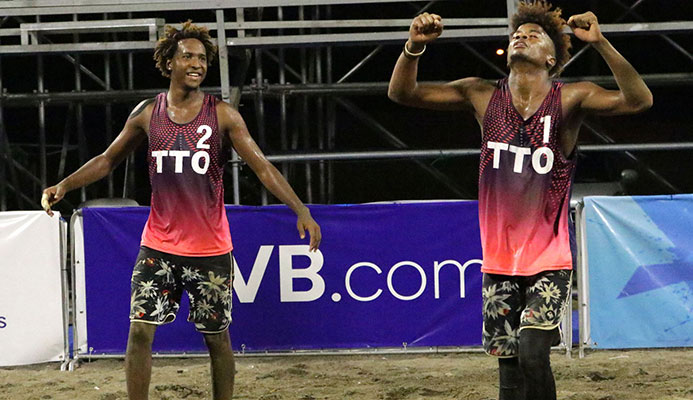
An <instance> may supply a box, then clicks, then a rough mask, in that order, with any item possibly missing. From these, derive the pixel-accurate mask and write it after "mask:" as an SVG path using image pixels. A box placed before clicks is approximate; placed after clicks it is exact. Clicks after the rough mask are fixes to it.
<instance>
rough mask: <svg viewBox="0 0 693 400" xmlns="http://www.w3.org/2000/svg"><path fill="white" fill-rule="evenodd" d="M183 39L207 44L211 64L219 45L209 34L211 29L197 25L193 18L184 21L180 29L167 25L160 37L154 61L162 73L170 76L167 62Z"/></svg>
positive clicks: (208, 63) (206, 49)
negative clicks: (216, 44)
mask: <svg viewBox="0 0 693 400" xmlns="http://www.w3.org/2000/svg"><path fill="white" fill-rule="evenodd" d="M183 39H197V40H199V41H200V42H202V44H203V45H204V46H205V51H206V52H207V65H211V64H212V61H214V58H215V56H216V55H217V46H215V45H214V43H212V37H211V36H209V29H207V28H205V27H203V26H197V25H195V24H193V23H192V21H191V20H187V21H185V22H183V26H182V27H181V29H180V30H178V29H176V28H174V27H172V26H171V25H166V27H165V28H164V36H163V37H161V38H160V39H159V41H158V42H157V43H156V47H155V48H154V61H156V66H157V68H159V70H160V71H161V75H163V76H165V77H167V78H169V77H170V76H171V73H170V72H169V70H168V68H166V62H167V61H168V60H170V59H172V58H173V55H174V54H176V50H177V49H178V42H179V41H181V40H183Z"/></svg>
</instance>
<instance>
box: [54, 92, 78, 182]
mask: <svg viewBox="0 0 693 400" xmlns="http://www.w3.org/2000/svg"><path fill="white" fill-rule="evenodd" d="M74 112H75V107H74V105H73V103H70V104H69V106H68V107H67V112H66V113H65V129H64V130H63V145H62V147H61V148H60V163H59V164H58V176H57V179H58V180H61V179H63V178H64V177H65V164H66V163H67V151H68V147H69V146H70V133H71V132H72V124H71V121H72V115H73V113H74Z"/></svg>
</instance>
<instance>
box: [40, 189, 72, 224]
mask: <svg viewBox="0 0 693 400" xmlns="http://www.w3.org/2000/svg"><path fill="white" fill-rule="evenodd" d="M66 192H67V191H66V190H65V188H64V187H63V186H62V185H61V184H57V185H55V186H51V187H49V188H46V189H44V190H43V196H42V197H41V207H43V209H44V210H46V213H48V215H50V216H51V217H52V216H53V211H52V210H51V207H52V206H53V204H55V203H57V202H59V201H60V200H62V199H63V197H65V193H66Z"/></svg>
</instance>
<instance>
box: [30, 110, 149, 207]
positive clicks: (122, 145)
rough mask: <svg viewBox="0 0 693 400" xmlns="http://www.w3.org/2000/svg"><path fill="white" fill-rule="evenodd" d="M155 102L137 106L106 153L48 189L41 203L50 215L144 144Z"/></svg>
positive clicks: (44, 192)
mask: <svg viewBox="0 0 693 400" xmlns="http://www.w3.org/2000/svg"><path fill="white" fill-rule="evenodd" d="M152 100H153V99H148V100H144V101H142V102H141V103H140V104H138V105H137V107H135V109H134V110H133V111H132V113H131V114H130V117H128V120H127V122H126V123H125V126H124V127H123V130H122V131H121V132H120V134H118V136H117V137H116V138H115V140H114V141H113V143H111V144H110V145H109V146H108V148H107V149H106V151H104V152H103V153H102V154H99V155H98V156H96V157H94V158H92V159H91V160H89V161H87V162H86V163H85V164H84V165H83V166H81V167H80V168H79V169H78V170H77V171H75V172H74V173H72V174H71V175H69V176H68V177H67V178H65V179H63V180H62V181H61V182H60V183H58V184H57V185H55V186H51V187H48V188H46V189H45V190H44V191H43V198H42V200H41V203H42V205H43V207H44V209H45V210H46V212H48V214H49V215H52V212H51V209H50V208H51V206H53V205H54V204H55V203H57V202H59V201H60V200H62V198H63V197H65V194H66V193H67V192H69V191H71V190H74V189H78V188H81V187H83V186H87V185H89V184H90V183H93V182H96V181H98V180H99V179H101V178H103V177H105V176H106V175H108V174H109V173H110V172H111V171H113V169H115V167H117V166H118V164H120V162H121V161H123V159H125V157H127V156H128V155H129V154H130V153H132V152H133V151H134V150H135V149H136V148H137V146H139V144H140V143H142V141H143V140H144V139H145V138H146V137H147V132H146V130H145V126H146V121H148V120H149V118H148V113H147V112H146V111H148V112H149V113H151V107H148V106H149V105H150V104H151V102H152Z"/></svg>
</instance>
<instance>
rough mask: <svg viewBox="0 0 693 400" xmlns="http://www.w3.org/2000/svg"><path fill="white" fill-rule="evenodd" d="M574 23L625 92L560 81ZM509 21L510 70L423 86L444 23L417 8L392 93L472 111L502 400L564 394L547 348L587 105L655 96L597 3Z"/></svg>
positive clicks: (554, 329)
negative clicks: (610, 34)
mask: <svg viewBox="0 0 693 400" xmlns="http://www.w3.org/2000/svg"><path fill="white" fill-rule="evenodd" d="M566 24H567V25H568V26H569V27H570V29H571V30H572V31H573V34H574V35H575V36H576V37H577V38H578V39H580V40H582V41H584V42H587V43H589V44H591V45H592V46H593V47H594V49H595V50H597V51H598V52H599V54H600V55H601V56H602V58H603V59H604V61H606V63H607V64H608V66H609V68H610V69H611V71H612V73H613V75H614V78H615V79H616V83H617V84H618V90H606V89H603V88H601V87H599V86H597V85H595V84H593V83H590V82H576V83H569V84H564V83H562V82H560V81H555V80H554V79H553V78H556V77H558V75H559V74H560V72H561V69H562V67H563V65H565V63H566V62H567V61H568V59H569V58H570V54H569V53H568V50H569V48H570V38H569V36H568V35H566V34H564V33H563V32H562V31H563V27H564V26H565V25H566ZM511 26H512V28H511V30H512V34H511V36H510V43H509V45H508V49H507V54H508V56H507V61H508V67H509V69H510V74H509V76H508V77H507V78H505V79H501V80H499V81H495V82H492V81H488V80H485V79H481V78H464V79H460V80H457V81H453V82H449V83H447V84H418V83H417V68H418V59H419V57H420V56H421V55H423V53H424V51H425V49H426V44H427V43H430V42H431V41H433V40H435V39H436V38H437V37H438V36H440V34H441V33H442V32H443V22H442V19H441V17H440V16H438V15H434V14H428V13H424V14H422V15H419V16H418V17H416V18H415V19H414V21H413V22H412V24H411V27H410V29H409V40H408V41H407V43H406V44H405V46H404V50H403V53H402V55H401V56H400V57H399V59H398V60H397V64H396V65H395V69H394V72H393V73H392V78H391V80H390V88H389V93H388V95H389V97H390V98H391V99H392V100H394V101H396V102H398V103H401V104H405V105H408V106H412V107H420V108H428V109H437V110H464V111H469V112H471V113H473V114H474V116H475V117H476V119H477V122H478V123H479V126H480V127H481V139H482V142H481V158H480V163H479V225H480V232H481V244H482V250H483V263H482V268H481V270H482V272H483V273H484V274H483V285H482V286H483V292H482V296H483V318H484V325H483V332H482V342H483V345H484V350H485V351H486V352H487V353H488V354H490V355H492V356H496V357H498V359H499V376H500V395H499V397H500V399H501V400H544V399H556V389H555V382H554V378H553V373H552V371H551V365H550V361H549V352H550V348H551V346H552V345H553V344H557V343H558V341H560V333H559V331H558V326H559V323H560V321H561V317H562V315H563V313H565V312H566V304H568V301H569V298H568V296H569V293H570V286H571V271H572V268H573V264H574V261H573V260H574V257H573V254H574V250H575V249H574V240H573V239H574V236H573V235H574V234H573V229H572V223H571V221H570V217H569V211H570V210H569V208H570V188H571V185H572V180H573V176H574V171H575V160H576V154H575V153H576V144H577V136H578V131H579V130H580V125H581V124H582V121H583V119H584V118H585V116H586V115H589V114H601V115H619V114H630V113H636V112H641V111H644V110H646V109H648V108H649V107H650V106H651V105H652V94H651V93H650V91H649V89H648V88H647V86H646V85H645V83H644V82H643V80H642V79H641V78H640V76H639V75H638V73H637V72H636V71H635V69H634V68H633V67H632V66H631V65H630V64H629V63H628V62H627V61H626V60H625V59H624V58H623V56H621V55H620V54H619V53H618V51H616V50H615V49H614V48H613V47H612V46H611V44H610V43H609V41H608V40H606V38H604V36H603V35H602V34H601V32H600V30H599V24H598V22H597V17H596V16H595V15H594V14H593V13H591V12H586V13H584V14H580V15H574V16H572V17H570V19H568V21H567V23H566V21H565V20H563V18H561V12H560V9H555V10H551V5H550V4H547V3H546V2H544V1H535V2H532V3H525V2H521V3H520V4H519V7H518V12H517V14H515V15H513V16H512V18H511Z"/></svg>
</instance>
